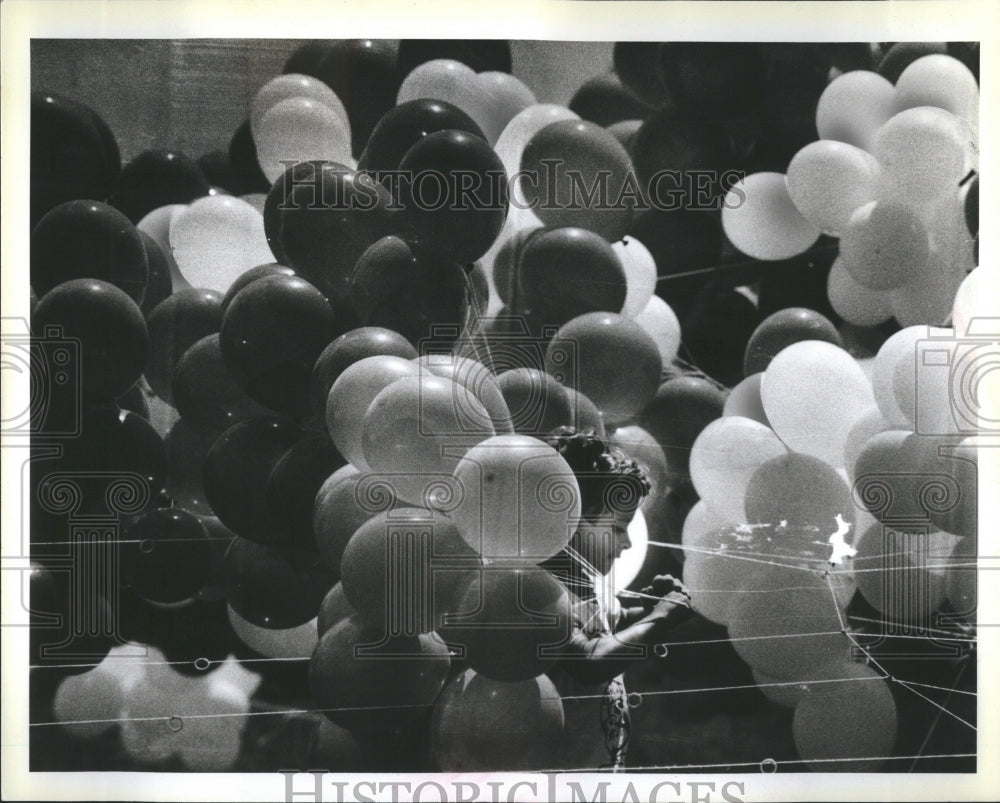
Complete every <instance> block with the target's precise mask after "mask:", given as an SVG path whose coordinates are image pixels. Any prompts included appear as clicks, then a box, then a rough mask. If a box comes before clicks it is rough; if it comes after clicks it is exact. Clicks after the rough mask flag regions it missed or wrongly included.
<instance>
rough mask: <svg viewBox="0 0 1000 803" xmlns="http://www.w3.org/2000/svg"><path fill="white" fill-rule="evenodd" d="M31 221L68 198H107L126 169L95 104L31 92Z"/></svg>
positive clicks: (70, 199)
mask: <svg viewBox="0 0 1000 803" xmlns="http://www.w3.org/2000/svg"><path fill="white" fill-rule="evenodd" d="M30 130H31V135H30V151H29V152H30V155H31V161H30V180H31V183H30V185H29V186H30V224H31V226H35V225H36V224H37V223H38V221H39V220H40V219H41V217H42V215H44V214H45V213H46V212H48V211H49V210H50V209H52V208H54V207H56V206H58V205H59V204H61V203H64V202H66V201H72V200H74V199H77V198H107V196H108V193H109V192H110V191H111V186H112V185H113V183H114V181H115V179H116V178H117V176H118V174H119V172H120V171H121V166H122V165H121V155H120V153H119V150H118V143H117V142H115V138H114V135H113V134H112V133H111V130H110V129H109V128H108V126H107V123H105V122H104V120H102V119H101V118H100V117H99V116H98V115H97V114H96V113H95V112H94V110H93V109H91V108H89V107H87V106H84V105H83V104H82V103H77V102H76V101H73V100H70V99H69V98H64V97H62V96H61V95H56V94H54V93H52V92H32V93H31V129H30Z"/></svg>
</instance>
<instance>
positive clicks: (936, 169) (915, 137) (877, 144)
mask: <svg viewBox="0 0 1000 803" xmlns="http://www.w3.org/2000/svg"><path fill="white" fill-rule="evenodd" d="M967 139H968V135H967V134H966V132H965V130H964V128H963V124H962V123H961V121H959V120H958V118H956V117H955V116H954V115H952V114H951V113H949V112H946V111H944V110H943V109H936V108H933V107H931V106H921V107H919V108H916V109H906V110H905V111H901V112H899V113H898V114H896V115H895V116H893V117H892V118H891V119H889V120H888V122H886V123H885V124H884V125H883V126H882V127H881V128H880V129H879V130H878V133H877V134H876V135H875V140H874V143H873V146H872V153H873V154H874V156H875V158H876V159H878V161H879V164H880V165H881V166H882V171H883V174H884V175H885V178H886V180H887V182H889V184H890V186H891V188H892V192H893V193H894V194H898V195H899V197H902V198H913V199H916V198H921V199H931V198H938V197H940V196H941V195H942V194H943V193H945V192H955V189H956V188H957V187H958V182H959V181H961V180H962V177H963V176H964V175H965V174H966V173H967V172H968V170H969V166H970V165H969V159H968V154H967Z"/></svg>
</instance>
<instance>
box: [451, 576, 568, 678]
mask: <svg viewBox="0 0 1000 803" xmlns="http://www.w3.org/2000/svg"><path fill="white" fill-rule="evenodd" d="M446 621H447V622H448V624H446V625H445V626H444V627H440V628H439V629H438V632H439V633H440V634H441V636H442V638H444V639H445V640H446V641H447V642H448V643H449V645H455V646H460V647H463V648H464V649H465V655H466V659H467V660H468V662H469V666H470V667H471V668H472V669H474V670H475V671H476V672H478V673H479V674H481V675H485V676H486V677H488V678H490V679H492V680H500V681H506V682H509V683H513V682H517V681H522V680H530V679H531V678H535V677H538V676H539V675H541V674H543V673H544V672H546V671H548V670H549V669H550V668H551V667H552V666H553V664H554V663H555V662H556V660H557V659H559V658H561V657H563V654H562V650H561V649H560V648H561V647H563V646H564V645H565V644H566V642H567V641H568V639H569V637H570V599H569V593H568V592H567V591H566V588H565V586H563V585H562V583H560V582H559V581H558V580H556V578H555V577H553V576H552V575H551V574H549V572H547V571H546V570H545V569H542V568H540V567H537V566H532V567H530V568H522V569H512V568H502V567H486V568H484V569H481V570H480V571H477V572H474V573H472V574H471V576H470V577H469V579H468V581H467V584H466V587H465V589H464V590H463V591H460V592H459V597H458V602H456V603H455V608H454V613H453V615H452V616H449V617H448V618H447V619H446ZM546 648H547V649H546Z"/></svg>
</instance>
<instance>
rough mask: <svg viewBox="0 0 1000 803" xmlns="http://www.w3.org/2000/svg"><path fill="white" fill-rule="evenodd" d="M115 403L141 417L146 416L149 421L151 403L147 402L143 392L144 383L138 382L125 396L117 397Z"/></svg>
mask: <svg viewBox="0 0 1000 803" xmlns="http://www.w3.org/2000/svg"><path fill="white" fill-rule="evenodd" d="M115 404H117V405H118V406H119V407H120V408H121V409H122V410H128V411H129V412H130V413H135V414H136V415H137V416H139V418H145V419H146V420H147V421H149V405H148V404H147V403H146V396H145V395H144V394H143V392H142V383H140V382H137V383H136V384H134V385H133V386H132V387H131V388H129V389H128V391H127V392H126V393H125V395H124V396H119V397H118V398H117V399H115Z"/></svg>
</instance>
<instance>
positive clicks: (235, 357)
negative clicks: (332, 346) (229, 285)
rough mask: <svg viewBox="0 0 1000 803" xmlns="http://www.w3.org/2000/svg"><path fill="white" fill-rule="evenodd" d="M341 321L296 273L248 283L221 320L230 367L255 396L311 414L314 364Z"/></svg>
mask: <svg viewBox="0 0 1000 803" xmlns="http://www.w3.org/2000/svg"><path fill="white" fill-rule="evenodd" d="M343 331H344V327H343V326H342V324H341V322H340V320H339V318H338V316H337V314H336V313H335V312H334V311H333V309H332V308H331V306H330V304H329V303H328V302H327V300H326V299H325V298H324V297H323V294H322V293H320V291H319V290H317V289H316V288H315V287H313V285H311V284H310V283H309V282H307V281H305V280H304V279H300V278H299V277H297V276H284V275H278V276H268V277H266V278H264V279H258V280H257V281H256V282H253V283H252V284H250V285H247V286H246V287H245V288H243V290H241V291H240V292H239V294H238V295H237V296H236V297H235V298H234V299H233V301H232V303H231V304H230V305H229V309H227V310H226V314H225V317H224V318H223V319H222V331H221V332H220V333H219V346H220V347H221V349H222V357H223V359H224V360H225V361H226V366H227V367H228V368H229V369H230V370H231V371H232V372H233V375H234V376H235V377H236V379H237V381H238V382H239V383H240V385H241V386H242V387H243V388H244V389H245V390H246V392H247V394H248V395H249V396H250V397H251V398H253V399H254V400H255V401H258V402H260V403H261V404H264V405H266V406H268V407H270V408H272V409H274V410H280V411H282V412H287V413H291V414H297V415H307V414H308V413H309V410H310V404H309V386H310V382H311V380H312V370H313V366H315V365H316V360H317V359H318V358H319V355H320V354H321V353H322V352H323V349H324V348H326V346H327V345H328V344H329V343H330V342H331V341H332V340H333V339H334V338H336V337H337V336H338V335H340V334H342V333H343Z"/></svg>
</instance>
